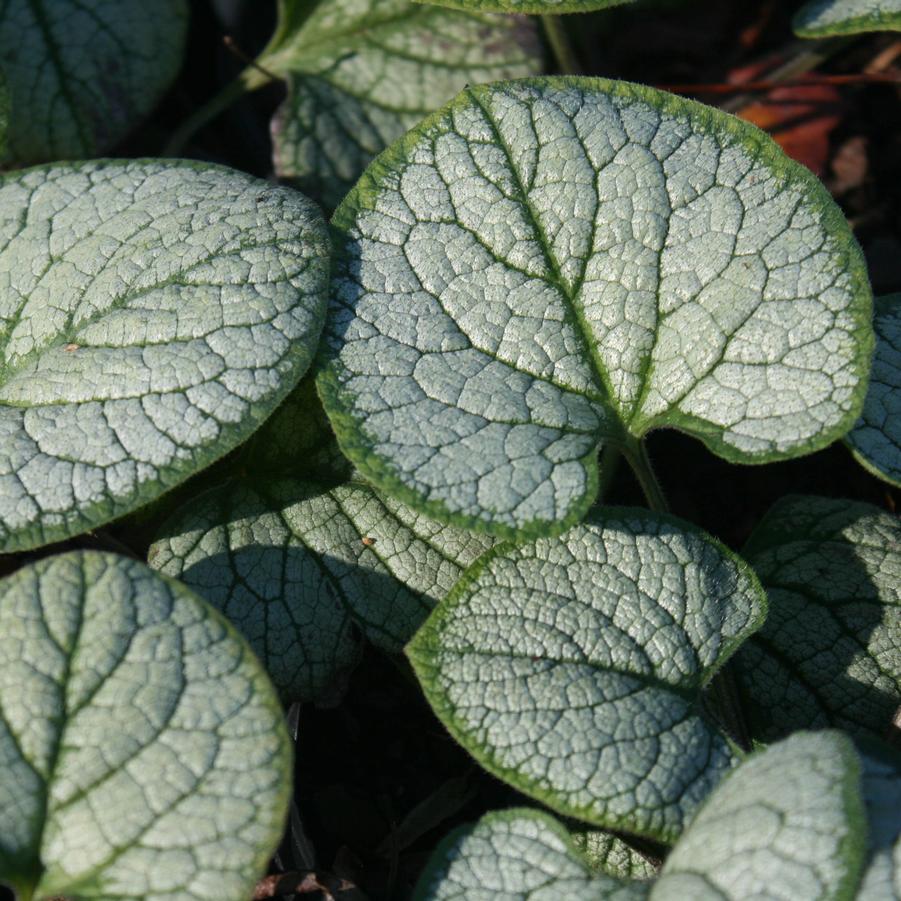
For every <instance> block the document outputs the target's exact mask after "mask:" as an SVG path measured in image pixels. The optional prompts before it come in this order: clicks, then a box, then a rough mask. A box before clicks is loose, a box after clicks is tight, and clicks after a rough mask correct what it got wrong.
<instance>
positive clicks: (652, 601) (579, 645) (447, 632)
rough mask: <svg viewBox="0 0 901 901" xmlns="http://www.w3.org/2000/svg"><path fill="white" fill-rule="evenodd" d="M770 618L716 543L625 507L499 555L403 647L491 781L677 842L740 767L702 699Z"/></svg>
mask: <svg viewBox="0 0 901 901" xmlns="http://www.w3.org/2000/svg"><path fill="white" fill-rule="evenodd" d="M764 610H765V599H764V596H763V592H762V591H761V589H760V586H759V584H758V583H757V580H756V579H755V578H754V576H753V574H752V573H751V572H750V570H749V569H748V568H747V567H746V566H745V565H744V564H743V563H742V562H741V561H740V560H739V559H738V558H737V557H735V556H734V555H732V554H730V553H729V552H728V551H727V550H726V549H725V548H723V547H722V546H721V545H719V544H718V543H716V542H715V541H714V540H713V539H711V538H710V537H708V536H706V535H704V534H703V533H701V532H699V531H697V530H695V529H693V528H692V527H690V526H688V525H687V524H684V523H681V522H680V521H679V520H675V519H673V518H671V517H661V516H658V515H656V514H651V513H648V512H646V511H640V510H614V511H613V512H609V513H605V514H600V513H595V514H593V515H592V516H591V517H590V519H589V520H587V521H586V522H585V523H583V524H582V525H580V526H576V527H575V528H573V529H571V530H570V531H569V532H567V533H566V534H565V535H564V536H563V537H561V538H559V539H539V540H538V541H535V542H531V543H528V544H524V545H520V546H515V545H503V546H500V547H498V548H496V549H494V550H493V551H490V552H489V553H488V554H486V555H485V556H484V557H482V558H481V560H479V562H478V563H476V565H475V566H473V567H472V568H470V570H469V571H468V572H467V574H466V576H465V577H464V579H462V580H461V581H460V582H459V583H457V585H456V586H455V588H454V590H453V591H452V592H451V593H450V594H449V595H448V598H447V600H446V601H444V602H443V603H442V604H441V605H440V606H439V607H438V608H437V610H436V611H435V612H434V613H433V614H432V615H431V616H430V617H429V619H428V620H427V621H426V623H425V625H424V626H423V627H422V629H421V630H420V631H419V632H418V633H417V634H416V636H415V638H414V639H413V641H412V642H411V643H410V645H408V648H407V653H408V655H409V657H410V660H411V661H412V663H413V665H414V667H415V669H416V672H417V675H418V676H419V680H420V682H421V683H422V686H423V688H424V690H425V693H426V696H427V697H428V699H429V701H430V703H431V704H432V706H433V707H434V708H435V711H436V713H437V714H438V716H439V717H440V718H441V719H442V721H443V722H444V724H445V725H446V726H447V727H448V729H449V730H450V731H451V733H452V734H453V735H454V736H455V737H456V738H457V739H458V740H459V741H460V742H461V743H462V744H463V745H464V747H466V749H467V750H468V751H469V752H470V753H471V754H473V756H474V757H476V759H477V760H479V762H481V763H482V764H483V765H484V766H485V767H486V768H487V769H488V770H490V771H491V772H492V773H494V774H495V775H497V776H499V777H501V778H503V779H505V780H506V781H508V782H510V783H511V784H512V785H514V786H515V787H516V788H518V789H520V790H521V791H524V792H525V793H527V794H530V795H532V796H534V797H536V798H538V799H539V800H541V801H542V802H544V803H545V804H547V805H548V806H550V807H552V808H554V809H556V810H559V811H560V812H562V813H564V814H567V815H570V816H575V817H578V818H580V819H583V820H586V821H588V822H591V823H594V824H596V825H600V826H605V827H609V828H621V829H624V830H626V831H628V832H633V833H638V834H648V835H652V836H655V837H657V838H660V839H661V840H663V841H670V840H672V839H674V838H675V837H676V836H677V835H678V834H679V833H680V832H681V830H682V828H683V826H684V824H685V821H686V819H687V818H688V817H689V816H690V815H691V813H692V812H693V811H694V809H695V808H696V807H697V805H698V804H699V803H700V801H701V800H702V799H703V798H704V796H705V795H706V794H707V792H709V791H710V789H711V788H712V787H713V786H714V785H715V784H716V782H717V781H718V780H719V779H720V778H721V777H722V775H723V773H724V772H725V771H726V770H727V769H728V768H729V767H730V766H731V764H732V763H733V756H732V752H731V750H730V748H729V746H728V744H727V742H726V740H725V738H724V737H723V736H722V735H721V734H720V733H719V732H718V730H717V729H716V728H715V727H713V726H712V725H711V724H710V723H709V722H708V721H707V719H706V718H705V717H704V715H703V714H702V712H701V710H700V704H699V700H700V697H699V696H700V692H701V689H702V688H703V686H704V685H705V684H706V683H707V682H708V681H709V680H710V678H711V677H712V676H713V673H714V671H715V670H716V669H717V668H718V667H719V666H721V665H722V663H723V662H724V661H725V660H726V659H727V658H728V657H729V655H730V654H731V653H732V652H733V650H734V649H735V648H736V647H737V645H738V644H739V643H740V642H741V641H743V640H744V639H745V638H746V637H747V636H748V635H749V634H750V633H751V632H753V631H754V629H756V628H757V627H758V626H759V624H760V622H761V620H762V618H763V616H764Z"/></svg>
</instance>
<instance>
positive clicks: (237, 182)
mask: <svg viewBox="0 0 901 901" xmlns="http://www.w3.org/2000/svg"><path fill="white" fill-rule="evenodd" d="M329 251H330V244H329V239H328V234H327V231H326V227H325V223H324V222H323V220H322V217H321V215H320V213H319V211H318V210H317V209H316V208H315V206H314V205H313V204H312V202H311V201H309V200H307V199H306V198H305V197H303V195H301V194H299V193H297V192H296V191H292V190H289V189H286V188H278V187H273V186H272V185H270V184H267V183H266V182H263V181H260V180H258V179H255V178H251V177H250V176H247V175H244V174H242V173H239V172H235V171H233V170H230V169H225V168H222V167H219V166H208V165H201V164H189V163H179V162H169V161H153V160H143V161H141V160H139V161H98V162H91V163H81V164H77V165H73V166H48V167H38V168H35V169H29V170H25V171H24V172H16V173H11V174H9V175H7V176H6V177H5V178H4V179H3V181H2V182H0V550H2V551H3V552H9V551H13V550H16V549H20V548H27V547H33V546H36V545H40V544H45V543H47V542H50V541H54V540H58V539H60V538H64V537H66V536H69V535H73V534H77V533H79V532H82V531H85V530H87V529H90V528H93V527H94V526H97V525H100V524H102V523H104V522H106V521H108V520H110V519H112V518H114V517H116V516H120V515H122V514H124V513H128V512H130V511H132V510H134V509H136V508H137V507H139V506H141V505H142V504H145V503H148V502H150V501H152V500H154V499H155V498H156V497H158V496H159V495H160V494H162V493H163V492H164V491H166V490H167V489H169V488H171V487H172V486H173V485H175V484H177V483H178V482H180V481H182V480H183V479H185V478H186V477H187V476H189V475H191V474H192V473H194V472H196V471H197V470H199V469H202V468H203V467H204V466H207V465H209V464H210V463H212V462H213V461H214V460H215V459H217V458H218V457H220V456H222V454H224V453H225V452H226V451H228V450H231V449H232V448H233V447H235V446H237V445H238V444H240V443H241V442H242V441H244V440H245V439H246V438H247V437H248V436H249V435H250V434H251V433H252V432H253V431H254V430H255V429H256V428H257V427H258V426H259V424H260V423H261V422H262V420H263V419H264V418H265V417H266V416H268V415H269V414H270V413H271V412H272V410H274V409H275V407H276V406H277V405H278V403H279V401H281V400H282V398H283V397H284V396H285V395H286V394H287V393H288V392H289V391H290V390H291V389H292V388H293V387H294V386H295V385H296V384H297V382H298V381H299V379H300V377H301V376H302V375H303V374H304V372H305V371H306V369H307V368H308V366H309V364H310V361H311V359H312V356H313V353H314V350H315V347H316V344H317V341H318V338H319V334H320V331H321V328H322V324H323V320H324V316H325V305H326V285H327V279H328V269H329V262H328V255H329Z"/></svg>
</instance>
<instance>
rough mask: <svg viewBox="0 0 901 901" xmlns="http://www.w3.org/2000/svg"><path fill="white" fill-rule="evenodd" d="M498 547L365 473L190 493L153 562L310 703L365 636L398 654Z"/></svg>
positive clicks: (335, 683) (294, 695) (290, 695)
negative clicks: (409, 502) (211, 608)
mask: <svg viewBox="0 0 901 901" xmlns="http://www.w3.org/2000/svg"><path fill="white" fill-rule="evenodd" d="M301 465H302V464H301V462H300V461H299V460H298V467H300V466H301ZM490 544H491V541H490V539H487V538H486V537H485V536H479V535H473V534H472V533H469V532H465V531H463V530H461V529H455V528H453V527H451V526H446V525H443V524H441V523H437V522H435V521H434V520H430V519H428V518H427V517H425V516H423V515H422V514H420V513H417V512H416V511H415V510H411V509H410V508H409V507H406V506H405V505H403V504H401V503H398V502H397V501H394V500H392V499H390V498H382V497H379V496H378V495H377V494H376V493H375V492H374V491H373V490H372V488H371V487H370V486H368V485H366V484H365V483H363V482H359V481H351V482H346V483H343V484H338V485H335V484H331V485H329V484H324V483H317V482H308V481H302V480H300V479H277V478H269V477H267V478H258V479H255V480H250V481H248V482H247V483H246V484H244V485H242V486H240V487H239V486H237V485H235V484H234V483H228V484H226V485H225V486H223V487H222V488H220V489H215V490H213V491H211V492H209V493H207V494H204V495H201V496H200V497H199V498H196V499H194V500H192V501H191V502H190V503H189V504H188V505H186V507H185V508H184V510H183V511H181V512H179V513H178V514H176V516H175V517H174V518H173V519H172V520H171V521H170V522H169V523H167V524H166V525H165V526H164V527H163V531H162V536H161V538H160V539H159V540H158V541H157V542H155V543H154V545H153V547H152V548H151V552H150V555H151V556H150V560H151V563H152V565H153V566H154V567H155V568H157V569H159V570H160V571H162V572H164V573H166V574H167V575H171V576H176V577H177V578H179V579H180V580H181V581H183V582H184V583H185V584H187V585H188V586H189V587H190V588H192V589H193V590H194V591H196V592H197V593H198V594H200V595H201V596H202V597H204V598H206V599H207V600H208V601H210V602H211V603H212V604H214V605H215V606H216V607H218V608H219V609H220V610H221V611H222V612H223V613H225V615H226V616H228V617H229V619H230V620H231V621H232V622H233V623H234V624H235V625H236V626H237V627H238V628H239V629H240V630H241V632H242V633H243V634H244V635H245V636H246V637H247V639H248V640H249V641H250V643H251V646H252V647H253V649H254V650H255V651H256V652H257V654H259V656H260V658H261V659H262V660H263V662H264V664H265V665H266V668H267V670H268V671H269V674H270V675H271V677H272V680H273V682H274V683H275V685H276V687H277V688H278V689H279V691H280V692H281V695H282V697H283V698H284V699H285V700H287V701H293V700H301V701H309V700H317V699H321V698H323V697H324V696H325V695H326V692H327V691H328V690H329V689H332V690H333V692H337V691H338V690H340V688H341V684H342V682H343V681H344V680H345V679H346V677H347V675H348V673H349V672H350V670H351V669H352V667H353V666H354V664H355V663H356V661H357V657H358V655H359V650H360V638H361V637H362V638H366V639H367V640H369V641H371V642H373V643H374V644H375V645H376V646H378V647H380V648H382V649H383V650H386V651H388V652H392V653H399V652H400V650H401V649H402V647H403V645H404V644H405V642H407V641H408V640H409V639H410V638H411V637H412V635H413V633H414V632H415V631H416V629H417V628H418V627H419V626H420V625H421V624H422V622H423V620H424V619H425V617H426V616H427V615H428V613H429V611H430V610H431V609H432V608H433V607H434V606H435V604H436V603H437V602H438V601H439V600H441V599H442V598H443V597H444V595H445V594H446V593H447V592H448V591H449V590H450V589H451V587H452V586H453V584H454V582H456V580H457V578H458V577H459V576H460V575H461V574H462V572H463V569H464V568H465V567H466V566H467V565H468V564H470V563H471V562H472V561H473V560H475V558H476V557H477V556H478V555H479V554H480V553H482V552H483V551H484V550H485V549H486V548H487V547H488V546H489V545H490Z"/></svg>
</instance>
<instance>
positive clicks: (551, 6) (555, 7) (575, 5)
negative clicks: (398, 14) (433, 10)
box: [416, 0, 632, 15]
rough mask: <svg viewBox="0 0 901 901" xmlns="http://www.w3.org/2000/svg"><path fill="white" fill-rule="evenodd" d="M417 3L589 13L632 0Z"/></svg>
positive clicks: (447, 0)
mask: <svg viewBox="0 0 901 901" xmlns="http://www.w3.org/2000/svg"><path fill="white" fill-rule="evenodd" d="M416 2H417V3H436V4H438V5H439V6H450V7H452V8H453V9H469V10H482V11H484V12H490V11H493V12H505V13H534V14H536V15H540V14H542V13H544V14H548V15H556V14H557V13H587V12H591V11H592V10H596V9H608V8H609V7H611V6H622V4H624V3H631V2H632V0H416Z"/></svg>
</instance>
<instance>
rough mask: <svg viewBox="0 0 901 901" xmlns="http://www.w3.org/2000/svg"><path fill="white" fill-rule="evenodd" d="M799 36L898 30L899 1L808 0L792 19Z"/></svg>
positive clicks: (900, 21)
mask: <svg viewBox="0 0 901 901" xmlns="http://www.w3.org/2000/svg"><path fill="white" fill-rule="evenodd" d="M794 28H795V33H796V34H798V35H799V36H800V37H802V38H825V37H832V36H833V35H841V34H859V33H860V32H865V31H901V0H810V2H809V3H807V4H806V5H805V6H803V7H802V8H801V9H800V10H799V11H798V13H797V15H796V16H795V19H794Z"/></svg>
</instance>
